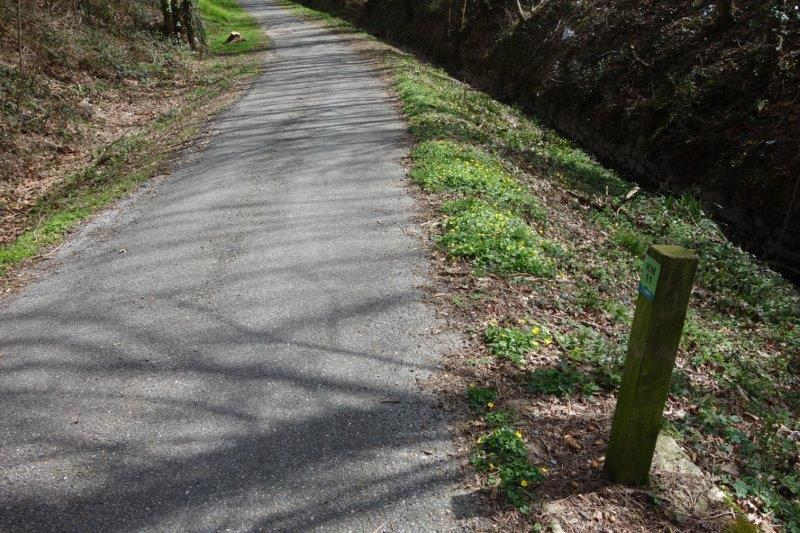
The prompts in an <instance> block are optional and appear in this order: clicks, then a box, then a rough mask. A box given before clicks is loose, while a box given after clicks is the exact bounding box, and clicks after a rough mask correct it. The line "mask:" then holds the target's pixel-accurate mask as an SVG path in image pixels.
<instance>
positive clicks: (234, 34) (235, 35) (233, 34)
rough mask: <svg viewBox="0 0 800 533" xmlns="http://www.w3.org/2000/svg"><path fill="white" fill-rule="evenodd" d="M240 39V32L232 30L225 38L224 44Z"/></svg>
mask: <svg viewBox="0 0 800 533" xmlns="http://www.w3.org/2000/svg"><path fill="white" fill-rule="evenodd" d="M241 40H242V34H241V33H239V32H238V31H232V32H231V34H230V35H228V38H227V39H225V44H230V43H235V42H238V41H241Z"/></svg>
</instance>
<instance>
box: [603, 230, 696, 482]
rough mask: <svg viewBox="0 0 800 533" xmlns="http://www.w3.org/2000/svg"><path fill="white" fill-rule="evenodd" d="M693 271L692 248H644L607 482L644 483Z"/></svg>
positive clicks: (610, 445)
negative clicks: (645, 249) (637, 296)
mask: <svg viewBox="0 0 800 533" xmlns="http://www.w3.org/2000/svg"><path fill="white" fill-rule="evenodd" d="M696 271H697V255H696V254H695V252H694V251H693V250H688V249H686V248H682V247H680V246H670V245H663V244H659V245H653V246H651V247H650V249H649V250H648V251H647V256H646V257H645V260H644V265H643V266H642V277H641V280H640V282H639V298H638V300H637V302H636V314H635V315H634V319H633V327H632V328H631V336H630V340H629V342H628V355H627V357H626V359H625V371H624V374H623V377H622V385H621V387H620V390H619V395H618V397H617V407H616V410H615V411H614V422H613V425H612V428H611V439H610V442H609V445H608V451H607V452H606V464H605V468H606V472H607V473H608V475H609V477H610V478H611V480H612V481H616V482H619V483H627V484H632V485H641V484H645V483H647V480H648V475H649V472H650V464H651V462H652V460H653V451H654V450H655V445H656V439H657V438H658V433H659V431H660V430H661V423H662V413H663V410H664V404H665V402H666V400H667V395H668V394H669V384H670V379H671V377H672V368H673V366H674V364H675V354H676V353H677V351H678V343H679V341H680V337H681V332H682V331H683V322H684V320H685V319H686V309H687V307H688V304H689V295H690V294H691V292H692V283H693V282H694V276H695V273H696Z"/></svg>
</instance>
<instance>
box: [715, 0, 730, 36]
mask: <svg viewBox="0 0 800 533" xmlns="http://www.w3.org/2000/svg"><path fill="white" fill-rule="evenodd" d="M717 8H718V9H719V14H718V15H717V26H718V27H719V28H720V29H721V30H725V29H727V28H729V27H730V26H731V24H733V0H719V2H718V3H717Z"/></svg>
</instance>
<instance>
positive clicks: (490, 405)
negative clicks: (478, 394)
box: [486, 402, 494, 409]
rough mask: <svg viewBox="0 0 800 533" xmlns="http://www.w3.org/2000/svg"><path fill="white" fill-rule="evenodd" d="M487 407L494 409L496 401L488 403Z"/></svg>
mask: <svg viewBox="0 0 800 533" xmlns="http://www.w3.org/2000/svg"><path fill="white" fill-rule="evenodd" d="M486 407H488V408H489V409H494V402H489V403H487V404H486Z"/></svg>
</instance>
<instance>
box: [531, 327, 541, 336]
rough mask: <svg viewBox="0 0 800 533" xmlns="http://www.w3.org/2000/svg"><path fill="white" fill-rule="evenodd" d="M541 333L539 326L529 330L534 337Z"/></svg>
mask: <svg viewBox="0 0 800 533" xmlns="http://www.w3.org/2000/svg"><path fill="white" fill-rule="evenodd" d="M541 332H542V328H540V327H539V326H536V327H533V328H531V333H533V334H534V335H538V334H539V333H541Z"/></svg>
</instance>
